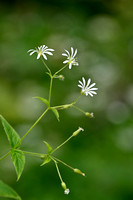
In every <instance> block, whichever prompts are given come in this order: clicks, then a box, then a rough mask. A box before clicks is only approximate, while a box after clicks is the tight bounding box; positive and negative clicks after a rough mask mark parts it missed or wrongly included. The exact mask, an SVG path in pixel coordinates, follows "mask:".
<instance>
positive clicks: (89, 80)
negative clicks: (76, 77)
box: [86, 78, 91, 87]
mask: <svg viewBox="0 0 133 200" xmlns="http://www.w3.org/2000/svg"><path fill="white" fill-rule="evenodd" d="M90 82H91V79H90V78H89V79H88V81H87V85H86V87H88V86H89V85H90Z"/></svg>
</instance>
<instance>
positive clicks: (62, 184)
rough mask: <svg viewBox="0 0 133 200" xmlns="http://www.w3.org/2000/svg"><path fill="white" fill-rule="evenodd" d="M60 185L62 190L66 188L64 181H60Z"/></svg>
mask: <svg viewBox="0 0 133 200" xmlns="http://www.w3.org/2000/svg"><path fill="white" fill-rule="evenodd" d="M61 186H62V188H63V189H64V190H66V189H67V187H66V184H65V182H62V183H61Z"/></svg>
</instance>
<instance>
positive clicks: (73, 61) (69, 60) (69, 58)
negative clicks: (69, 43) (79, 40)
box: [62, 47, 79, 69]
mask: <svg viewBox="0 0 133 200" xmlns="http://www.w3.org/2000/svg"><path fill="white" fill-rule="evenodd" d="M65 52H66V53H63V54H62V55H63V56H67V60H65V61H64V62H63V63H64V64H65V63H69V69H71V68H72V65H77V66H78V65H79V64H78V62H76V59H75V56H76V54H77V49H76V50H75V52H74V49H73V47H71V55H70V53H69V52H68V51H67V50H65Z"/></svg>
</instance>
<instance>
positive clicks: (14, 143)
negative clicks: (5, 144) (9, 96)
mask: <svg viewBox="0 0 133 200" xmlns="http://www.w3.org/2000/svg"><path fill="white" fill-rule="evenodd" d="M0 118H1V121H2V125H3V127H4V130H5V132H6V135H7V138H8V140H9V143H10V145H11V148H14V147H15V148H17V147H19V146H20V144H21V143H20V137H19V135H18V133H17V132H16V131H15V130H14V129H13V127H12V126H11V125H10V124H9V123H8V122H7V121H6V120H5V119H4V117H3V116H2V115H0Z"/></svg>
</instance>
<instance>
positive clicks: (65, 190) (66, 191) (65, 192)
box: [61, 182, 70, 194]
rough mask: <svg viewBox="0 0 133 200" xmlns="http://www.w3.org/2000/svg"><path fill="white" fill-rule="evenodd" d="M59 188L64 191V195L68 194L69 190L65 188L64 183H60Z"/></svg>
mask: <svg viewBox="0 0 133 200" xmlns="http://www.w3.org/2000/svg"><path fill="white" fill-rule="evenodd" d="M61 186H62V188H63V189H64V194H69V192H70V190H69V189H68V188H67V186H66V184H65V182H61Z"/></svg>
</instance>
